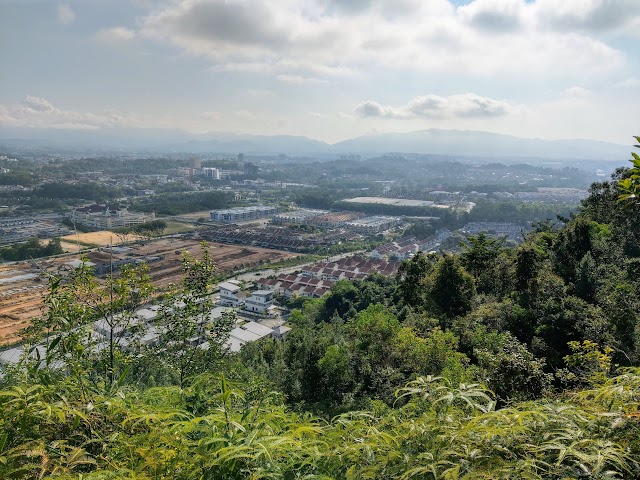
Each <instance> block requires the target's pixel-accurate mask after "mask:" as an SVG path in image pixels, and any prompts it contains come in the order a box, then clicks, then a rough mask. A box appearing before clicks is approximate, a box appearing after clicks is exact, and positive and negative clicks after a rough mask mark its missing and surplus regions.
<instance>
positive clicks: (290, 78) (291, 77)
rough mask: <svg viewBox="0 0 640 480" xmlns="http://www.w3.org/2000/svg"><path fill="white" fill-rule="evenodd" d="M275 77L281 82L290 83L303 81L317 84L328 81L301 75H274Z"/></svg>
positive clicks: (298, 83) (295, 83)
mask: <svg viewBox="0 0 640 480" xmlns="http://www.w3.org/2000/svg"><path fill="white" fill-rule="evenodd" d="M276 79H277V80H280V81H281V82H283V83H291V84H294V85H301V84H304V83H311V84H319V83H328V82H327V80H322V79H320V78H315V77H303V76H302V75H276Z"/></svg>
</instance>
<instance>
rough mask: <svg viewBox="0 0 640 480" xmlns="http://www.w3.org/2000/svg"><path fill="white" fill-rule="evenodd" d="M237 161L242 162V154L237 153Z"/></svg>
mask: <svg viewBox="0 0 640 480" xmlns="http://www.w3.org/2000/svg"><path fill="white" fill-rule="evenodd" d="M238 161H239V162H244V153H239V154H238Z"/></svg>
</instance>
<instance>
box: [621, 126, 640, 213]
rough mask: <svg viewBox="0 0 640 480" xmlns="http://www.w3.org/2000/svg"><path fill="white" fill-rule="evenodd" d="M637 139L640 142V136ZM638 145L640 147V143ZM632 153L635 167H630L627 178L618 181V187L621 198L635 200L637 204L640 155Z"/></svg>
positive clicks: (639, 187)
mask: <svg viewBox="0 0 640 480" xmlns="http://www.w3.org/2000/svg"><path fill="white" fill-rule="evenodd" d="M635 139H636V141H638V142H640V137H635ZM636 147H637V148H640V145H636ZM631 155H632V156H633V158H632V159H631V160H630V162H631V163H632V164H633V167H632V168H631V169H629V173H628V175H625V178H622V179H620V180H619V181H618V188H619V189H620V192H621V195H620V197H619V200H621V201H624V202H628V203H631V202H635V203H636V204H637V203H638V199H640V155H638V154H637V153H635V152H633V153H632V154H631Z"/></svg>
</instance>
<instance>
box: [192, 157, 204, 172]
mask: <svg viewBox="0 0 640 480" xmlns="http://www.w3.org/2000/svg"><path fill="white" fill-rule="evenodd" d="M191 168H193V169H194V170H200V169H201V168H202V161H201V160H200V157H191Z"/></svg>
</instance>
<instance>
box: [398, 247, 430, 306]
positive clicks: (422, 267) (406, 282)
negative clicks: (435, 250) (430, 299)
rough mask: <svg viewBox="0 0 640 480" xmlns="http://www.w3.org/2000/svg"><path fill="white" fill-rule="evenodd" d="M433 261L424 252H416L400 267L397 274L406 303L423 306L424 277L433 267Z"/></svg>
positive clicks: (399, 289) (401, 295)
mask: <svg viewBox="0 0 640 480" xmlns="http://www.w3.org/2000/svg"><path fill="white" fill-rule="evenodd" d="M432 268H433V265H432V263H431V262H430V261H429V259H428V258H427V257H426V256H425V255H424V253H422V252H418V253H416V254H415V255H414V256H413V257H412V258H411V260H405V261H403V262H402V264H401V265H400V267H399V268H398V274H397V276H396V278H397V281H398V292H399V293H400V297H401V298H402V300H403V301H404V303H405V305H409V306H411V307H413V308H421V307H422V306H423V303H424V285H423V283H424V279H425V278H426V277H427V275H428V274H429V272H430V271H431V269H432Z"/></svg>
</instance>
